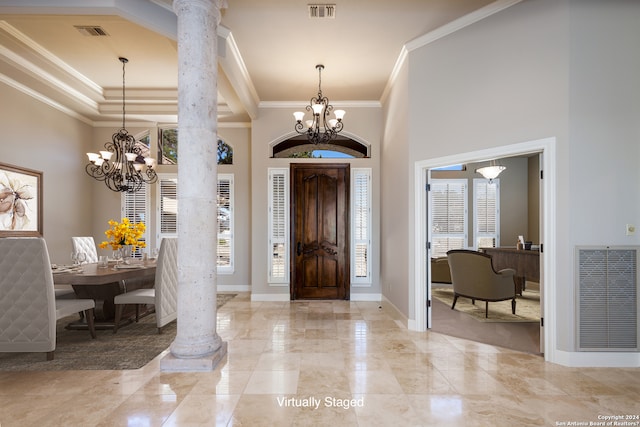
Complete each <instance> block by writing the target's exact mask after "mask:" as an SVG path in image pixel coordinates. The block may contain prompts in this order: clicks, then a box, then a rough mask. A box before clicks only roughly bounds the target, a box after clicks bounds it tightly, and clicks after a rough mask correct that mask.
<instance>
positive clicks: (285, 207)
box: [268, 169, 289, 284]
mask: <svg viewBox="0 0 640 427" xmlns="http://www.w3.org/2000/svg"><path fill="white" fill-rule="evenodd" d="M268 181H269V190H268V191H269V283H271V284H287V283H288V282H289V274H288V272H289V257H288V253H289V251H288V246H289V203H288V201H289V170H288V169H269V180H268Z"/></svg>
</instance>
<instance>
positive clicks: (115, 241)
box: [99, 218, 147, 250]
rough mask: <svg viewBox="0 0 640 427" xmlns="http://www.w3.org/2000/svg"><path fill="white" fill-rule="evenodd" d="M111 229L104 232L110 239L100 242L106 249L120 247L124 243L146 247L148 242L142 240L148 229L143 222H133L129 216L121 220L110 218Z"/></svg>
mask: <svg viewBox="0 0 640 427" xmlns="http://www.w3.org/2000/svg"><path fill="white" fill-rule="evenodd" d="M109 227H110V228H109V229H108V230H107V231H105V232H104V234H105V235H106V236H107V238H109V240H107V241H104V242H102V243H100V245H99V246H100V247H101V248H102V249H105V248H106V247H107V246H111V249H113V250H116V249H120V248H121V247H122V246H124V245H131V246H133V249H134V250H135V249H136V248H144V247H146V246H147V245H146V243H145V242H144V241H142V240H140V239H141V238H142V236H143V235H144V231H145V229H146V227H145V225H144V223H143V222H139V223H137V224H132V223H131V221H129V218H122V221H121V222H118V221H114V220H109Z"/></svg>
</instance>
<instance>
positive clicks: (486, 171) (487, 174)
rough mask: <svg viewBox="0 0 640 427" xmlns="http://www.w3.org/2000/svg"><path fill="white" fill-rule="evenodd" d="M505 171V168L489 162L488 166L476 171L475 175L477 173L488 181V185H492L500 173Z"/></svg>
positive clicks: (494, 162)
mask: <svg viewBox="0 0 640 427" xmlns="http://www.w3.org/2000/svg"><path fill="white" fill-rule="evenodd" d="M505 169H506V166H502V165H499V164H497V163H496V161H495V160H491V162H489V166H485V167H482V168H478V169H476V173H479V174H480V175H482V176H483V177H484V179H488V180H489V184H491V183H493V180H494V179H496V178H497V177H498V175H500V173H501V172H502V171H503V170H505Z"/></svg>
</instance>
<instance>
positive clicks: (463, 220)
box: [430, 179, 467, 257]
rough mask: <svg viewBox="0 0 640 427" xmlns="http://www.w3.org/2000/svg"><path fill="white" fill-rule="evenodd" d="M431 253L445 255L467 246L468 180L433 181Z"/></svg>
mask: <svg viewBox="0 0 640 427" xmlns="http://www.w3.org/2000/svg"><path fill="white" fill-rule="evenodd" d="M430 195H431V222H432V224H431V226H432V230H431V238H432V245H431V253H432V255H433V256H434V257H438V256H445V255H446V254H447V252H448V251H449V250H451V249H462V248H464V247H466V246H467V244H466V242H467V180H466V179H434V180H432V181H431V192H430Z"/></svg>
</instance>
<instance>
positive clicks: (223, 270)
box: [155, 173, 235, 275]
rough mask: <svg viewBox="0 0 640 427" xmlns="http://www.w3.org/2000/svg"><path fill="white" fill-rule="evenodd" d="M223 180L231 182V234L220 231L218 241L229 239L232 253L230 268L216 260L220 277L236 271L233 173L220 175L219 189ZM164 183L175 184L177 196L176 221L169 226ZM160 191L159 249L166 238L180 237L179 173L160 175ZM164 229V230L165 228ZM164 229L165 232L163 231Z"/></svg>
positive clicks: (157, 238) (158, 211) (157, 215)
mask: <svg viewBox="0 0 640 427" xmlns="http://www.w3.org/2000/svg"><path fill="white" fill-rule="evenodd" d="M221 180H229V203H230V206H229V211H230V213H229V232H228V234H224V235H223V234H221V233H220V232H219V230H218V232H217V235H216V240H218V241H219V239H220V238H221V237H225V238H228V239H229V241H230V243H229V246H230V248H229V252H230V255H229V257H230V261H229V265H228V266H220V265H218V261H217V260H216V266H217V272H218V274H220V275H229V274H233V273H234V271H235V267H234V265H235V238H234V236H235V234H234V228H235V215H234V210H235V209H234V207H235V201H234V192H235V191H234V174H233V173H219V174H218V177H217V182H218V188H219V185H220V181H221ZM164 181H172V182H175V192H174V193H172V194H170V195H173V196H175V210H176V213H175V221H171V223H169V224H164V221H163V212H162V208H163V201H164V193H163V190H162V188H163V187H162V185H163V182H164ZM157 185H158V187H157V188H158V191H157V197H156V223H155V226H156V244H157V245H158V247H159V246H160V242H161V240H162V239H163V238H164V237H177V236H178V231H177V226H178V198H177V196H178V174H177V173H159V174H158V184H157ZM216 194H218V189H216ZM216 224H217V213H216ZM163 227H164V228H163ZM166 228H173V230H169V231H166ZM163 229H164V230H165V231H163ZM218 252H219V251H218V250H216V253H218Z"/></svg>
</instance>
